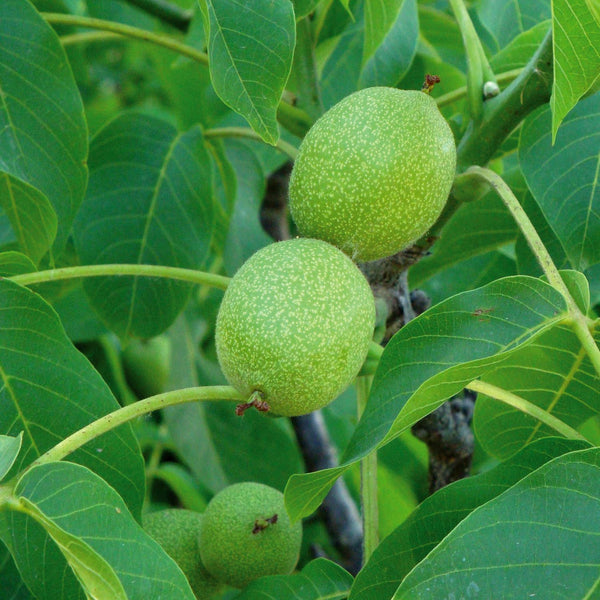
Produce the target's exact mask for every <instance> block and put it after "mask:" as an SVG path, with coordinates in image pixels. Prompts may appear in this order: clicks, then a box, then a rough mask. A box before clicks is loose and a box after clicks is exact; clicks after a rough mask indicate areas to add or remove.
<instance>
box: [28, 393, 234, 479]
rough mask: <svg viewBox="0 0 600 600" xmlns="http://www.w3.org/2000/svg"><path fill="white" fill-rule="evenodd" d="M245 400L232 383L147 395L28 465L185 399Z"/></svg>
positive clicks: (57, 455) (57, 456)
mask: <svg viewBox="0 0 600 600" xmlns="http://www.w3.org/2000/svg"><path fill="white" fill-rule="evenodd" d="M244 399H245V398H244V396H242V394H240V392H238V391H237V390H236V389H235V388H233V387H231V386H229V385H217V386H206V387H192V388H185V389H182V390H175V391H172V392H165V393H164V394H158V395H156V396H150V397H149V398H145V399H144V400H140V401H139V402H136V403H134V404H128V405H127V406H123V407H121V408H118V409H117V410H114V411H113V412H111V413H108V414H107V415H104V416H103V417H100V418H99V419H96V420H95V421H92V422H91V423H90V424H89V425H86V426H85V427H82V428H81V429H79V430H78V431H76V432H75V433H73V434H71V435H70V436H68V437H66V438H65V439H64V440H62V441H61V442H59V443H58V444H56V446H54V447H53V448H51V449H50V450H48V451H47V452H45V453H44V454H42V455H41V456H40V457H38V458H37V459H36V460H34V461H33V463H31V465H30V467H29V468H31V467H34V466H36V465H41V464H44V463H49V462H53V461H57V460H62V459H63V458H65V456H68V455H69V454H71V453H73V452H75V450H78V449H79V448H81V447H82V446H84V445H85V444H87V443H88V442H91V441H92V440H93V439H95V438H97V437H98V436H101V435H102V434H103V433H107V432H108V431H111V430H112V429H115V428H116V427H119V426H120V425H123V424H125V423H127V422H129V421H131V420H133V419H135V418H137V417H141V416H143V415H147V414H148V413H151V412H153V411H155V410H158V409H161V408H167V407H168V406H175V405H177V404H184V403H186V402H198V401H207V400H211V401H216V400H225V401H229V402H233V401H235V402H240V401H241V400H244Z"/></svg>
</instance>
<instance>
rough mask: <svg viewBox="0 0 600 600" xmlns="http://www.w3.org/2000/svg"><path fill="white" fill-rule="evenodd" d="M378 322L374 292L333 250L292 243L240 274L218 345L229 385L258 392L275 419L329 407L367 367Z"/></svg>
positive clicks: (223, 310)
mask: <svg viewBox="0 0 600 600" xmlns="http://www.w3.org/2000/svg"><path fill="white" fill-rule="evenodd" d="M374 324H375V301H374V298H373V294H372V292H371V289H370V287H369V284H368V283H367V281H366V279H365V278H364V276H363V274H362V273H361V272H360V271H359V270H358V268H357V267H356V265H354V264H353V263H352V261H351V260H350V259H349V258H348V257H347V256H345V255H344V253H343V252H340V250H338V249H337V248H335V247H334V246H332V245H330V244H327V243H325V242H322V241H319V240H309V239H294V240H288V241H285V242H277V243H275V244H271V245H270V246H267V247H265V248H262V249H261V250H259V251H258V252H257V253H256V254H254V255H253V256H252V257H250V259H248V261H246V263H245V264H244V265H242V267H241V268H240V270H239V271H238V272H237V273H236V274H235V275H234V277H233V279H232V280H231V283H230V284H229V287H228V288H227V291H226V292H225V296H224V298H223V302H222V303H221V306H220V308H219V314H218V316H217V325H216V332H215V339H216V345H217V356H218V359H219V364H220V365H221V368H222V370H223V373H224V374H225V376H226V378H227V380H228V381H229V382H230V383H231V385H233V386H234V387H235V388H236V389H238V390H239V391H240V392H242V393H243V394H244V395H246V396H247V397H250V396H251V395H252V394H253V393H254V392H258V393H260V396H261V399H262V400H264V401H265V402H266V403H267V404H268V406H269V408H270V410H271V411H272V412H273V413H274V414H277V415H282V416H297V415H302V414H306V413H309V412H311V411H313V410H316V409H318V408H321V407H323V406H325V405H326V404H328V403H329V402H331V401H332V400H333V399H334V398H335V397H336V396H337V395H339V394H340V393H341V392H342V391H343V390H344V389H345V388H346V387H347V386H348V385H349V384H350V383H351V382H352V380H353V379H354V377H355V376H356V375H357V373H358V372H359V370H360V367H361V366H362V364H363V362H364V360H365V357H366V355H367V350H368V348H369V343H370V341H371V339H372V336H373V328H374Z"/></svg>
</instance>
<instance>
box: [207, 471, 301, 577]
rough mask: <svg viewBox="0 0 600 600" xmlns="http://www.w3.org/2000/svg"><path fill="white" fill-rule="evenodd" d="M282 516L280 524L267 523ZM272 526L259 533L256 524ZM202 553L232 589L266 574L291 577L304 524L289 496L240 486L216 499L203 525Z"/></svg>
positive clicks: (254, 486) (259, 486)
mask: <svg viewBox="0 0 600 600" xmlns="http://www.w3.org/2000/svg"><path fill="white" fill-rule="evenodd" d="M274 515H277V517H276V521H277V522H276V523H266V519H272V518H273V516H274ZM257 523H261V524H263V525H266V526H265V527H264V529H261V530H260V531H257V532H256V533H253V531H254V530H255V525H256V524H257ZM201 535H202V544H201V546H200V553H201V556H202V561H203V562H204V564H205V565H206V568H207V569H208V570H209V571H210V573H211V574H212V575H213V576H214V577H215V579H217V580H219V581H222V582H223V583H226V584H228V585H231V586H232V587H237V588H243V587H246V586H247V585H248V584H249V583H250V582H251V581H254V580H255V579H258V578H259V577H263V576H264V575H287V574H288V573H291V572H292V571H293V570H294V567H295V566H296V563H297V562H298V555H299V553H300V545H301V542H302V525H301V523H300V522H297V523H294V524H293V525H292V524H291V523H290V520H289V517H288V515H287V512H286V510H285V506H284V503H283V494H282V493H281V492H280V491H279V490H276V489H274V488H272V487H269V486H267V485H263V484H261V483H253V482H245V483H236V484H235V485H231V486H229V487H227V488H225V489H224V490H221V491H220V492H219V493H218V494H217V495H216V496H214V498H213V499H212V500H211V501H210V503H209V505H208V507H207V508H206V511H205V512H204V519H203V521H202V530H201Z"/></svg>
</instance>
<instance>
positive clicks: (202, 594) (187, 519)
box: [144, 508, 223, 600]
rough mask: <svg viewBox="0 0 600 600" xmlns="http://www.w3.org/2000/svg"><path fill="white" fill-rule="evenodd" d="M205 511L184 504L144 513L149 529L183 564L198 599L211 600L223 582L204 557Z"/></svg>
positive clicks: (145, 525) (167, 550)
mask: <svg viewBox="0 0 600 600" xmlns="http://www.w3.org/2000/svg"><path fill="white" fill-rule="evenodd" d="M202 520H203V515H202V514H201V513H197V512H195V511H192V510H186V509H183V508H169V509H166V510H160V511H157V512H153V513H149V514H147V515H145V517H144V529H145V530H146V533H147V534H148V535H149V536H150V537H152V538H154V540H155V541H156V542H158V543H159V544H160V546H161V547H162V548H163V550H164V551H165V552H166V553H167V554H168V555H169V556H170V557H171V558H172V559H173V560H174V561H175V562H176V563H177V564H178V565H179V568H180V569H181V570H182V571H183V574H184V575H185V576H186V577H187V580H188V582H189V584H190V587H191V588H192V591H193V592H194V595H195V596H196V598H198V600H207V599H208V598H212V597H213V596H214V595H215V594H216V593H217V592H219V591H220V590H221V589H222V587H223V584H221V583H219V582H218V581H216V580H215V579H214V578H213V577H212V575H211V574H210V573H209V572H208V571H207V570H206V568H205V567H204V565H203V564H202V559H201V558H200V547H199V544H200V543H201V539H202V538H201V535H202V533H201V527H202Z"/></svg>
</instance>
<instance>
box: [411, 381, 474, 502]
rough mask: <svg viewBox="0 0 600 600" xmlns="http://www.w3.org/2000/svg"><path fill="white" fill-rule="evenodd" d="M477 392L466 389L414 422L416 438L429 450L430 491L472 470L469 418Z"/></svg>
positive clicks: (471, 434)
mask: <svg viewBox="0 0 600 600" xmlns="http://www.w3.org/2000/svg"><path fill="white" fill-rule="evenodd" d="M475 398H476V394H475V393H471V392H469V391H468V390H465V392H464V396H457V397H455V398H452V399H451V400H448V402H444V404H442V405H441V406H440V407H439V408H437V409H436V410H434V411H433V412H432V413H431V414H429V415H427V416H426V417H424V418H423V419H421V420H420V421H419V422H418V423H416V424H415V425H413V427H412V432H413V435H414V436H415V437H417V438H418V439H420V440H421V441H423V442H425V443H426V444H427V448H428V449H429V491H430V493H432V494H433V493H434V492H436V491H437V490H439V489H441V488H443V487H444V486H445V485H448V484H449V483H452V482H453V481H458V480H459V479H462V478H463V477H466V476H467V475H468V474H469V472H470V470H471V462H472V459H473V450H474V448H475V437H474V436H473V431H472V430H471V420H472V419H473V410H474V408H475Z"/></svg>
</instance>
